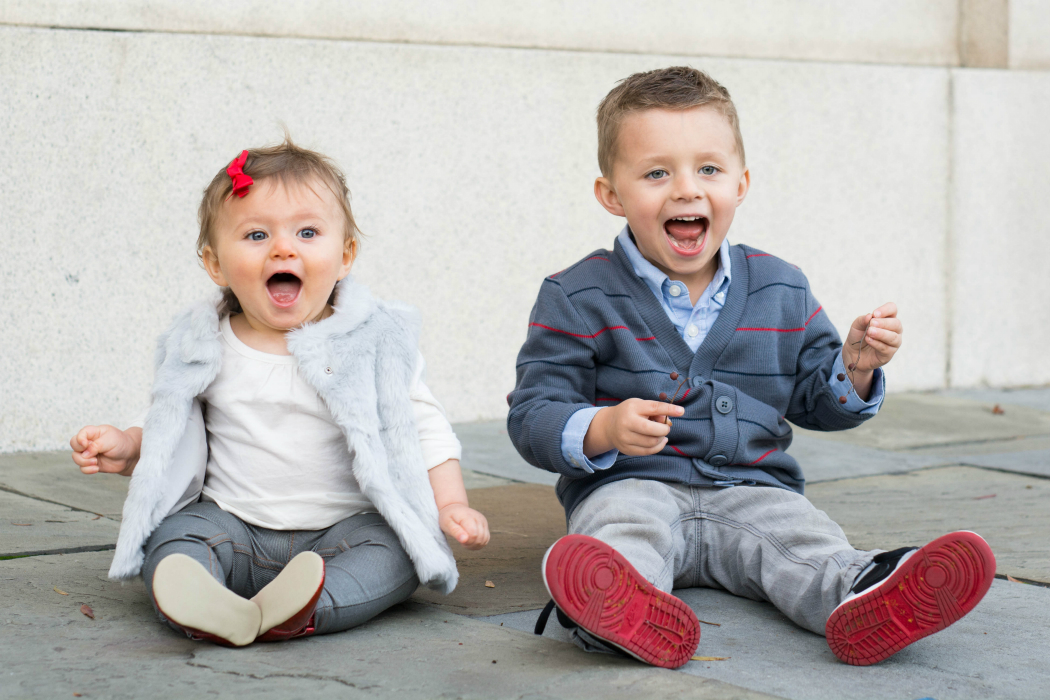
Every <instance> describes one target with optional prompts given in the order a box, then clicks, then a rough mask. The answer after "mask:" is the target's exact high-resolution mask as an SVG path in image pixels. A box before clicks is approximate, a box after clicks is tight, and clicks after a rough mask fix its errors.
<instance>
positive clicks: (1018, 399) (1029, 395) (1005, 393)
mask: <svg viewBox="0 0 1050 700" xmlns="http://www.w3.org/2000/svg"><path fill="white" fill-rule="evenodd" d="M937 395H939V396H950V397H954V398H959V399H966V400H968V401H979V402H980V403H983V404H987V405H989V406H994V405H995V404H999V405H1000V407H1002V408H1004V409H1008V407H1010V406H1026V407H1028V408H1034V409H1036V410H1038V411H1046V412H1047V413H1050V386H1044V387H1034V388H1029V389H948V390H945V391H939V392H937Z"/></svg>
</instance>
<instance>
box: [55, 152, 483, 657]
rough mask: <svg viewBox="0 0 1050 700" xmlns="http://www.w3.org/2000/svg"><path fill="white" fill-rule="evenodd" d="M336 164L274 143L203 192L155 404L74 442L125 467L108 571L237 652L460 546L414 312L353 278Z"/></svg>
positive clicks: (452, 451) (339, 622) (443, 428)
mask: <svg viewBox="0 0 1050 700" xmlns="http://www.w3.org/2000/svg"><path fill="white" fill-rule="evenodd" d="M358 235H359V232H358V229H357V226H356V224H355V223H354V217H353V214H352V213H351V210H350V202H349V192H348V191H347V187H346V182H345V179H344V177H343V174H342V173H341V172H340V171H339V170H338V168H336V167H335V165H333V164H332V163H331V162H330V161H329V160H328V159H327V158H325V157H324V156H322V155H320V154H318V153H315V152H312V151H308V150H305V149H303V148H299V147H298V146H296V145H294V144H293V143H291V141H290V140H288V139H286V140H285V142H284V143H282V144H281V145H279V146H275V147H270V148H261V149H252V150H249V151H244V152H243V153H241V155H240V156H239V157H238V158H237V159H235V160H234V161H233V162H232V163H231V164H230V165H229V167H228V168H226V169H224V170H221V171H220V172H219V173H218V174H217V175H216V176H215V178H214V179H213V180H212V182H211V184H210V185H208V187H207V189H206V190H205V191H204V199H203V201H202V202H201V206H200V237H199V239H198V241H197V251H198V254H199V256H200V258H201V261H202V262H203V265H204V269H205V270H206V271H207V273H208V275H209V276H210V277H211V279H212V280H213V281H214V282H215V283H216V284H217V285H219V286H220V287H222V294H221V298H218V299H217V300H210V301H207V302H203V303H200V304H197V305H195V306H193V307H190V308H189V309H187V310H185V311H183V312H182V313H181V314H180V315H179V316H178V317H177V318H176V319H175V321H174V323H173V324H172V325H171V327H170V328H169V329H168V330H167V331H166V332H165V333H164V334H163V335H162V336H161V337H160V340H159V342H158V347H157V353H156V378H155V380H154V385H153V390H152V403H151V405H150V408H149V411H148V412H147V413H146V416H145V420H144V422H140V424H139V425H138V426H133V427H131V428H128V429H127V430H123V431H122V430H118V429H117V428H114V427H112V426H108V425H99V426H87V427H85V428H83V429H81V430H80V432H78V433H77V434H76V435H75V436H74V437H73V438H72V439H71V440H70V445H71V446H72V448H73V461H74V462H76V464H77V465H78V466H79V467H80V470H81V471H82V472H83V473H85V474H95V473H98V472H105V473H116V474H123V475H125V476H130V477H131V484H130V487H129V491H128V498H127V500H126V501H125V503H124V516H123V522H122V523H121V528H120V535H119V538H118V541H117V549H116V554H115V556H114V558H113V564H112V567H111V568H110V572H109V575H110V577H111V578H115V579H122V580H123V579H130V578H132V577H134V576H135V575H137V574H139V573H141V574H142V577H143V580H144V581H145V583H146V587H147V589H148V590H149V592H150V597H151V599H152V601H153V603H154V605H155V607H156V609H157V612H158V614H159V615H160V617H161V619H162V620H164V621H166V622H167V623H168V624H169V625H171V626H172V627H174V628H175V629H177V630H180V631H182V632H184V633H186V634H187V635H188V636H190V637H191V638H194V639H209V640H211V641H214V642H218V643H220V644H227V645H233V646H243V645H246V644H250V643H251V642H253V641H273V640H281V639H289V638H292V637H300V636H305V635H310V634H325V633H329V632H337V631H340V630H345V629H348V628H351V627H354V626H355V625H359V624H361V623H363V622H365V621H366V620H369V619H370V618H372V617H374V616H375V615H377V614H379V613H380V612H382V611H383V610H385V609H387V608H389V607H390V606H392V605H395V604H397V603H399V602H401V601H403V600H405V599H407V598H408V597H409V596H410V595H411V594H412V592H413V591H414V590H415V589H416V587H417V586H418V585H419V584H420V583H423V584H425V585H428V586H430V587H432V588H435V589H438V590H441V591H443V592H446V593H447V592H449V591H451V590H452V589H453V588H454V587H455V585H456V579H457V571H456V563H455V560H454V559H453V557H452V552H451V550H450V549H449V546H448V544H447V542H446V540H445V536H444V535H443V534H442V533H443V532H444V533H445V534H447V535H449V536H450V537H452V538H454V539H456V540H457V541H458V542H460V543H461V544H462V545H464V546H466V547H468V548H470V549H477V548H480V547H483V546H485V544H486V543H487V542H488V540H489V531H488V523H487V522H486V520H485V517H484V516H483V515H482V514H481V513H479V512H477V511H476V510H473V509H471V508H470V507H469V505H468V504H467V494H466V490H465V489H464V486H463V478H462V476H461V474H460V468H459V457H460V445H459V442H458V441H457V439H456V436H455V434H454V433H453V432H452V428H451V426H450V425H449V423H448V421H447V420H446V418H445V414H444V411H443V409H442V408H441V405H440V404H439V403H438V402H437V400H436V399H435V398H434V397H433V396H432V395H431V393H430V391H429V390H428V389H427V387H426V385H425V384H424V383H423V380H424V364H423V358H422V356H421V355H420V354H419V351H418V350H417V347H416V346H417V338H418V334H419V327H420V321H419V319H418V317H417V315H416V312H415V311H414V310H413V309H411V308H410V307H407V306H404V305H402V304H398V303H393V302H384V301H380V300H377V299H375V298H373V297H372V296H371V294H369V292H368V290H367V289H366V288H365V287H364V286H362V285H359V284H356V283H354V282H353V280H352V279H350V278H349V276H348V275H349V273H350V268H351V266H352V265H353V263H354V259H355V257H356V255H357V247H358V246H357V243H358Z"/></svg>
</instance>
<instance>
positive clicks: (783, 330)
mask: <svg viewBox="0 0 1050 700" xmlns="http://www.w3.org/2000/svg"><path fill="white" fill-rule="evenodd" d="M823 308H824V307H823V306H818V307H817V310H816V311H814V312H813V313H811V314H810V315H809V318H807V319H806V322H805V323H804V324H802V327H801V328H737V330H738V331H771V332H773V333H801V332H802V331H804V330H806V326H808V325H809V322H810V321H812V320H813V317H814V316H816V315H817V314H819V313H820V310H821V309H823Z"/></svg>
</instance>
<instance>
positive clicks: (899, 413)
mask: <svg viewBox="0 0 1050 700" xmlns="http://www.w3.org/2000/svg"><path fill="white" fill-rule="evenodd" d="M993 405H994V404H991V405H989V404H985V403H980V402H977V401H969V400H966V399H961V398H956V397H953V396H943V395H939V394H891V395H889V396H887V397H886V400H885V402H884V403H883V405H882V409H881V410H880V411H879V415H878V416H876V417H875V418H874V419H873V420H870V421H868V422H867V423H864V424H863V425H861V426H859V427H857V428H854V429H852V430H843V431H838V432H828V433H825V432H819V431H810V430H802V429H799V428H796V430H797V432H798V434H799V435H806V436H810V437H814V438H817V439H822V440H828V441H833V442H848V443H851V444H854V445H862V446H865V447H875V448H878V449H883V450H909V449H914V448H917V447H927V446H931V445H951V444H964V443H979V442H988V441H992V440H1010V439H1013V438H1018V437H1045V436H1050V413H1048V412H1045V411H1039V410H1036V409H1034V408H1030V407H1027V406H1012V407H1011V408H1010V409H1008V410H1006V411H1005V412H1004V413H1002V414H1000V415H996V414H993V413H992V407H993Z"/></svg>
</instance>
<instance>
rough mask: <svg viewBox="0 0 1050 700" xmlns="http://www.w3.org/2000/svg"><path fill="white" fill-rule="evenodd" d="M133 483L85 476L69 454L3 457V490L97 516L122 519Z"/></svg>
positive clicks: (0, 468)
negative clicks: (125, 501) (126, 499)
mask: <svg viewBox="0 0 1050 700" xmlns="http://www.w3.org/2000/svg"><path fill="white" fill-rule="evenodd" d="M130 482H131V479H128V478H127V477H123V476H118V475H115V474H93V475H90V476H88V475H85V474H81V473H80V469H78V468H77V465H75V464H73V460H72V458H71V457H70V452H69V451H68V450H60V451H56V452H13V453H9V454H0V487H6V488H8V489H13V490H15V491H17V492H19V493H23V494H26V495H29V496H33V497H36V498H42V499H45V500H48V501H53V502H55V503H61V504H63V505H67V506H71V507H73V508H80V509H81V510H86V511H90V512H92V513H95V514H96V515H98V514H102V515H106V516H109V517H116V518H119V517H120V513H121V510H122V509H123V507H124V499H125V497H127V495H128V484H129V483H130Z"/></svg>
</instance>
